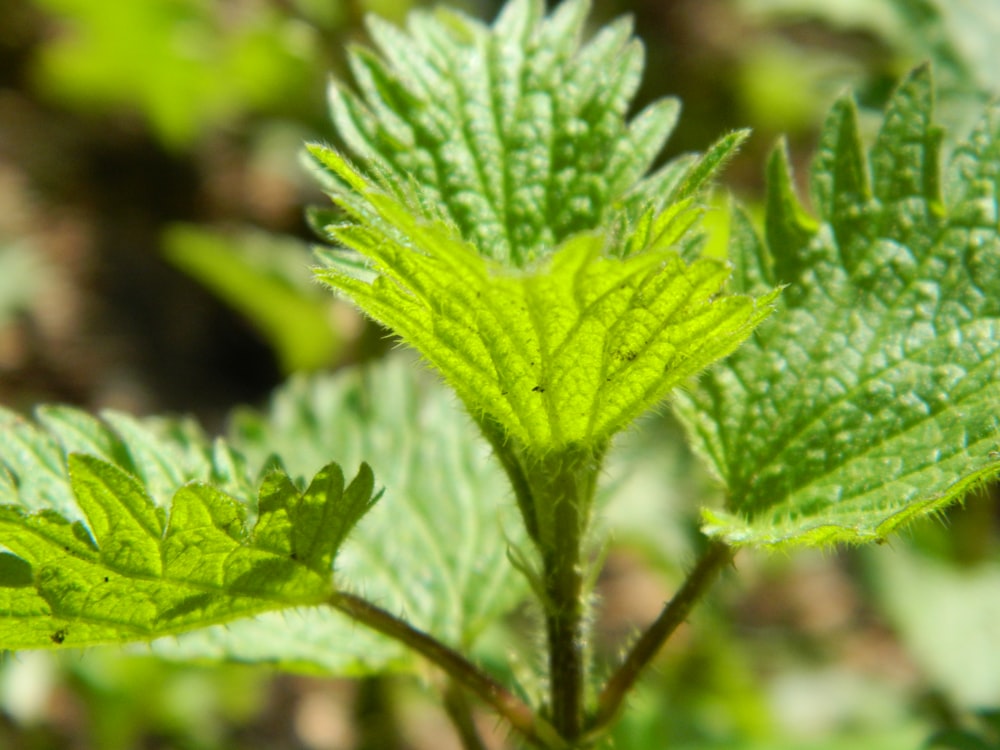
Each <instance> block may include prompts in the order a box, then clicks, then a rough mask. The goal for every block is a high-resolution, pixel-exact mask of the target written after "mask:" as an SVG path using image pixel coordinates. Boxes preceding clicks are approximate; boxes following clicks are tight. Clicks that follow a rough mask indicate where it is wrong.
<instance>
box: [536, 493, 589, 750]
mask: <svg viewBox="0 0 1000 750" xmlns="http://www.w3.org/2000/svg"><path fill="white" fill-rule="evenodd" d="M556 516H557V518H563V519H564V520H563V523H565V526H564V528H566V530H567V531H566V534H565V536H564V538H563V539H562V540H561V542H560V544H559V545H558V547H557V548H556V549H554V550H552V551H551V552H550V553H549V554H547V555H546V556H545V558H544V565H545V593H546V597H547V599H548V602H549V608H548V610H547V611H546V613H545V614H546V630H547V635H548V643H549V681H550V694H549V695H550V703H551V711H552V723H553V725H554V726H555V728H556V731H558V732H559V734H561V735H562V736H563V737H564V738H566V739H567V740H570V741H572V740H575V739H576V738H577V737H578V736H579V735H580V730H581V729H582V722H583V697H584V693H583V688H584V670H585V654H584V650H583V642H584V634H583V632H582V631H583V621H584V616H583V615H584V613H583V572H582V570H581V560H580V535H579V534H575V533H573V531H572V530H573V529H574V528H575V527H576V526H577V524H578V523H579V520H578V519H577V517H576V514H575V513H574V506H573V503H570V502H565V503H563V505H562V507H561V508H559V509H557V512H556Z"/></svg>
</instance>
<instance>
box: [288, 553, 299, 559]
mask: <svg viewBox="0 0 1000 750" xmlns="http://www.w3.org/2000/svg"><path fill="white" fill-rule="evenodd" d="M288 557H289V558H290V559H292V560H295V561H298V559H299V553H298V552H293V553H292V554H290V555H289V556H288Z"/></svg>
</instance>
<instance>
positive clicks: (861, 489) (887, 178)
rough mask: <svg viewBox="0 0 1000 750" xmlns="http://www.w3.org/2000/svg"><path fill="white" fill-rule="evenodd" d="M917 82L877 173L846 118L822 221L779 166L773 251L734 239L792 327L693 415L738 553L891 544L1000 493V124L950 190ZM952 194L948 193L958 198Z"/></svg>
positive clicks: (748, 272)
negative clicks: (966, 499) (988, 488)
mask: <svg viewBox="0 0 1000 750" xmlns="http://www.w3.org/2000/svg"><path fill="white" fill-rule="evenodd" d="M941 139H942V134H941V132H940V130H939V129H938V128H937V127H935V126H934V124H933V122H932V81H931V77H930V72H929V70H927V69H926V68H920V69H917V70H916V71H915V72H914V73H912V74H911V75H910V76H909V78H907V79H906V81H905V82H904V83H903V84H902V85H901V86H900V88H899V89H898V91H897V92H896V93H895V95H894V96H893V98H892V100H891V102H890V104H889V106H888V110H887V112H886V116H885V120H884V122H883V124H882V127H881V130H880V132H879V135H878V137H877V139H876V141H875V144H874V146H873V147H872V148H871V150H870V151H869V152H868V153H867V154H866V153H865V152H864V150H863V148H862V145H861V142H860V138H859V136H858V122H857V112H856V109H855V105H854V104H853V102H852V101H851V100H849V99H845V100H842V101H840V102H839V103H838V104H837V105H836V106H835V107H834V109H833V111H832V113H831V115H830V117H829V119H828V121H827V124H826V126H825V129H824V132H823V136H822V139H821V142H820V146H819V152H818V155H817V157H816V160H815V163H814V165H813V169H812V174H811V187H812V197H813V205H814V206H815V207H816V210H817V212H818V218H817V219H813V218H812V217H811V216H809V215H808V214H807V213H806V212H805V209H804V208H803V207H802V205H801V203H800V202H799V200H798V198H796V197H795V195H794V193H793V191H792V189H791V186H790V185H791V180H790V177H789V173H788V166H787V163H786V157H785V155H784V152H783V151H782V150H778V151H777V152H776V154H775V156H774V158H773V159H772V162H771V165H770V173H769V177H770V181H769V194H768V201H767V220H766V238H765V239H764V240H761V239H760V238H758V237H757V236H756V235H755V233H754V232H753V230H752V229H751V228H750V225H749V222H747V221H746V219H745V218H743V219H742V220H740V221H739V222H737V225H736V231H735V232H734V240H733V246H732V250H733V254H734V261H735V262H736V264H737V273H736V276H737V279H738V281H739V283H740V286H741V287H742V289H743V290H744V291H747V292H751V293H752V292H754V291H755V290H763V289H766V288H769V287H771V286H773V285H774V284H776V283H788V284H789V285H790V286H789V288H788V289H787V290H786V291H785V293H784V295H783V296H782V302H781V304H780V306H779V307H780V313H779V314H776V316H775V319H774V320H773V321H772V322H771V323H770V324H769V325H767V326H765V327H762V328H761V329H760V330H759V331H758V333H757V334H756V335H755V336H754V338H753V339H752V340H751V341H750V342H748V344H746V345H745V346H744V347H742V348H741V349H740V350H739V351H738V352H737V353H736V354H735V355H733V357H731V358H730V359H729V360H727V361H726V363H725V364H724V365H722V366H720V367H718V368H716V369H714V370H713V371H712V372H711V373H710V374H709V375H708V376H706V377H705V378H703V379H702V380H701V382H700V383H699V385H698V386H697V388H695V389H693V390H692V391H691V392H690V393H688V394H683V395H682V396H680V397H679V398H678V400H677V407H678V410H679V412H680V414H681V415H682V417H683V418H684V420H685V421H686V423H687V426H688V428H689V431H690V434H691V436H692V439H693V441H694V444H695V447H696V448H697V449H698V450H699V452H700V453H702V454H703V455H704V456H705V457H706V458H707V460H708V461H709V463H710V464H711V466H712V467H713V468H714V469H715V471H716V472H717V473H718V475H719V476H720V477H721V479H722V481H723V482H724V484H725V488H726V492H727V506H726V509H725V510H724V511H714V510H712V511H705V531H706V532H707V533H709V534H710V535H713V536H717V537H721V538H723V539H725V540H726V541H728V542H729V543H731V544H736V545H745V544H755V545H761V544H762V545H784V544H825V543H832V542H866V541H878V540H881V539H883V538H885V536H886V535H887V534H889V533H890V532H891V531H893V530H894V529H896V528H897V527H898V526H900V525H901V524H903V523H904V522H907V521H910V520H911V519H914V518H917V517H920V516H925V515H927V514H931V513H934V512H935V511H937V510H939V509H940V508H942V507H944V506H945V505H947V504H949V503H951V502H954V501H956V500H958V499H960V498H961V497H962V496H963V495H964V494H965V493H966V492H967V491H968V490H969V488H970V487H972V486H974V485H976V484H977V483H981V482H983V481H986V480H987V479H989V478H991V477H995V476H997V475H998V474H1000V453H998V449H1000V426H998V424H1000V422H998V420H1000V416H998V414H1000V236H998V215H997V199H998V197H1000V178H998V174H1000V170H998V164H1000V108H998V107H996V106H993V107H990V108H989V109H988V110H987V112H986V114H985V117H984V118H983V120H982V123H981V125H980V126H979V128H978V130H976V132H975V133H973V135H972V136H971V138H970V139H969V140H968V142H966V143H964V144H962V145H959V146H958V147H957V148H956V149H955V151H954V156H953V158H952V160H951V164H950V165H949V170H948V172H947V175H946V178H945V179H942V177H941V175H940V173H939V164H938V162H939V144H940V143H941ZM942 183H944V186H943V187H942Z"/></svg>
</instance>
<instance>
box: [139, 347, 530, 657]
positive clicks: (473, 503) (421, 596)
mask: <svg viewBox="0 0 1000 750" xmlns="http://www.w3.org/2000/svg"><path fill="white" fill-rule="evenodd" d="M229 439H230V441H231V442H232V444H233V445H235V446H237V447H238V448H239V450H240V452H241V453H243V454H244V455H245V456H246V457H247V462H248V463H249V465H250V466H254V467H256V466H259V465H263V464H266V463H267V462H268V461H269V460H270V457H271V456H272V455H274V454H278V455H281V456H282V459H283V462H284V465H285V468H286V469H287V471H288V472H289V474H290V475H291V476H292V477H300V476H311V475H312V474H313V473H314V472H315V471H316V469H317V467H320V466H322V465H323V463H324V462H325V461H326V460H328V457H329V456H337V457H338V459H339V460H341V461H342V462H344V463H348V464H350V463H351V462H354V461H357V460H360V458H361V457H364V459H365V460H366V461H367V462H369V463H370V464H371V466H372V468H373V470H374V472H375V474H376V475H377V476H378V478H379V481H380V482H381V483H384V485H383V486H384V496H383V498H382V500H380V501H379V503H378V505H377V506H376V507H375V508H374V509H372V511H371V512H370V513H369V514H368V515H367V516H366V517H365V521H364V523H363V524H361V525H359V527H358V528H357V529H356V530H355V531H354V532H353V533H352V534H351V538H350V542H349V543H348V544H346V545H345V546H344V549H343V550H342V551H341V553H340V554H339V555H338V557H337V582H338V583H339V584H340V585H345V583H346V584H349V585H350V587H352V588H354V589H356V590H357V591H358V592H359V593H361V594H363V595H364V596H365V597H366V598H368V599H369V600H371V601H374V602H376V603H377V604H379V605H380V606H382V607H384V608H387V609H388V610H389V611H391V612H399V613H405V616H406V618H407V620H408V621H409V622H411V623H413V624H414V625H416V626H418V627H420V628H422V629H425V630H427V631H428V632H430V633H433V634H434V636H435V637H438V638H440V639H442V640H444V641H445V642H448V643H451V644H453V645H455V646H457V647H460V648H462V649H463V650H470V649H471V650H474V649H476V648H478V644H479V643H480V639H481V636H482V635H483V633H484V632H485V631H486V629H487V628H488V627H490V626H492V625H496V624H497V622H498V621H499V620H500V619H501V618H502V617H503V615H505V614H506V613H508V612H510V611H511V610H512V609H514V608H515V607H517V606H518V605H519V604H520V603H521V602H523V601H524V600H525V599H526V598H527V596H528V591H527V583H526V582H525V579H524V578H523V577H522V576H520V575H519V574H518V573H517V572H516V571H515V570H514V568H513V567H512V566H511V565H510V563H509V561H508V559H507V550H508V545H509V544H514V545H518V544H521V543H522V542H523V535H524V532H523V530H522V529H521V524H520V522H519V521H518V519H517V510H516V506H515V504H514V502H513V500H512V499H511V498H510V497H509V488H508V485H507V484H506V480H505V478H504V476H503V474H502V472H501V471H500V469H499V468H498V467H497V466H496V464H495V462H494V461H492V460H491V456H490V453H489V449H488V447H487V446H486V445H485V443H484V441H483V440H482V438H481V437H480V436H479V435H477V433H476V428H475V426H474V425H473V424H472V423H471V421H470V420H469V418H468V417H467V416H466V415H464V414H463V413H462V411H461V410H460V409H459V408H458V405H457V404H456V403H455V398H454V395H453V394H450V393H449V392H448V391H447V390H446V389H445V388H443V387H442V386H441V385H439V384H438V383H437V382H436V381H435V380H434V378H432V377H427V376H426V373H424V374H421V373H419V372H418V368H415V367H414V363H413V362H412V359H410V358H407V357H400V356H396V357H392V358H390V359H389V360H388V361H386V362H380V363H378V364H376V365H372V366H370V367H366V368H364V369H356V370H348V371H345V372H343V373H340V374H337V375H334V376H312V377H296V378H293V379H292V380H291V381H289V383H288V384H287V385H286V386H284V387H282V388H281V389H279V390H278V391H277V392H276V393H275V395H274V397H273V399H272V402H271V405H270V406H269V407H268V409H267V410H265V411H263V412H258V411H250V410H242V411H240V412H239V413H237V414H236V415H235V416H234V418H233V420H232V428H231V430H230V436H229ZM153 647H154V650H155V651H156V652H157V653H159V654H161V655H164V656H168V657H176V658H186V659H192V658H193V659H202V658H231V659H239V660H242V661H265V662H273V663H281V664H283V665H285V666H291V667H296V668H300V669H308V670H311V671H315V670H321V671H324V672H327V673H336V674H365V673H370V672H374V671H380V670H385V669H398V670H410V669H413V668H415V666H416V665H417V664H419V660H418V659H415V658H414V656H413V654H412V653H410V652H407V651H405V650H403V649H402V648H401V647H400V646H399V645H398V644H396V643H394V642H391V641H388V640H386V639H384V638H382V637H380V636H377V635H375V634H373V633H371V632H370V631H368V630H366V629H364V628H359V627H358V626H357V624H355V623H353V622H352V621H350V620H348V619H346V618H345V617H343V616H342V615H340V614H339V613H338V612H335V611H332V610H330V609H328V608H305V609H298V610H295V611H294V612H272V613H265V614H262V615H259V616H257V617H255V618H253V619H247V620H241V621H238V622H233V623H227V624H226V625H225V626H224V627H223V626H218V627H213V628H207V629H205V630H199V631H196V632H192V633H188V634H185V635H183V636H181V637H180V638H176V639H174V638H171V639H163V640H160V641H157V642H155V643H154V644H153Z"/></svg>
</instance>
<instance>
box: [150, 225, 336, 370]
mask: <svg viewBox="0 0 1000 750" xmlns="http://www.w3.org/2000/svg"><path fill="white" fill-rule="evenodd" d="M163 242H164V253H165V255H166V257H167V259H168V260H169V261H170V262H171V263H173V264H174V265H175V266H177V267H178V268H180V269H181V270H183V271H184V272H185V273H188V274H189V275H191V276H192V277H194V278H195V279H197V280H198V281H199V282H201V283H202V284H204V285H205V286H206V287H207V288H208V289H210V290H211V291H212V292H214V293H215V294H216V295H218V296H219V297H220V298H221V299H222V300H223V301H225V302H226V303H228V304H229V305H231V306H232V307H233V308H234V309H236V310H238V311H239V312H240V313H242V314H243V315H245V316H246V317H247V318H248V319H249V320H250V321H251V322H252V323H253V324H254V325H255V326H256V327H257V329H258V330H259V331H260V332H261V334H262V335H263V336H264V337H265V338H266V339H267V340H268V342H269V343H270V344H271V346H273V347H274V350H275V353H276V354H277V357H278V361H279V363H280V365H281V369H282V370H283V371H284V372H286V373H291V372H296V371H298V370H316V369H318V368H320V367H323V366H325V365H328V364H329V363H330V362H331V361H332V359H333V357H334V354H335V353H336V351H337V349H338V348H339V346H340V344H341V342H340V340H339V337H338V335H337V333H336V332H335V331H334V329H333V327H332V325H331V315H330V302H329V296H328V295H327V296H323V295H321V291H322V290H320V289H318V288H317V286H316V285H315V284H314V283H312V279H311V278H310V275H309V273H308V269H307V265H308V251H307V248H306V247H305V245H304V244H302V243H299V242H296V241H294V240H288V239H280V240H279V239H278V238H275V237H270V236H266V235H264V234H261V233H252V232H244V233H242V234H241V235H239V236H238V237H228V236H226V235H225V234H223V233H221V232H211V231H206V230H204V229H200V228H198V227H196V226H194V225H187V224H174V225H172V226H170V227H169V228H168V229H167V231H166V232H165V234H164V237H163Z"/></svg>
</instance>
